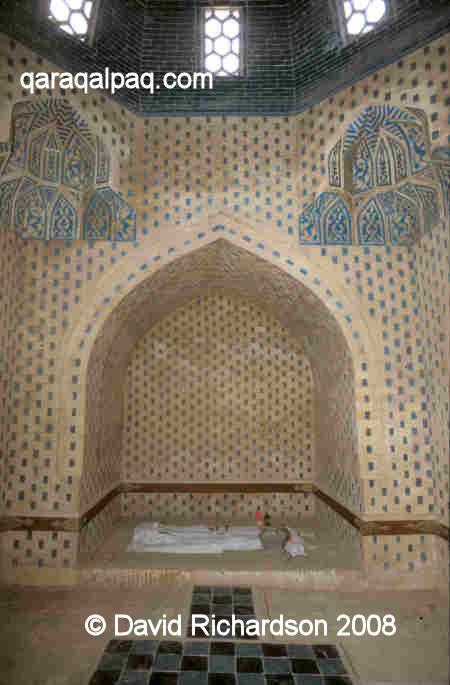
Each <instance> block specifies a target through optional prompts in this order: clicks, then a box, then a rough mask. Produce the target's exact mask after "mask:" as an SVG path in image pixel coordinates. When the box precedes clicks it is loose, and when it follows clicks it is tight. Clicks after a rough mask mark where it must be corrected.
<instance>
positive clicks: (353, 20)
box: [344, 0, 388, 38]
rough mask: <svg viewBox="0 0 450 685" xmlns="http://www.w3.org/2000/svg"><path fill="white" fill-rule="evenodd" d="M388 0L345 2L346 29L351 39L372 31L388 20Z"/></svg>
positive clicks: (345, 0) (346, 0)
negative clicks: (381, 22) (384, 20)
mask: <svg viewBox="0 0 450 685" xmlns="http://www.w3.org/2000/svg"><path fill="white" fill-rule="evenodd" d="M387 5H388V0H344V15H345V27H346V29H347V35H348V36H349V37H351V38H353V37H355V36H360V35H361V34H362V33H368V32H369V31H372V29H374V28H375V27H376V26H377V24H379V23H380V21H382V20H383V19H385V18H386V16H387V12H388V6H387Z"/></svg>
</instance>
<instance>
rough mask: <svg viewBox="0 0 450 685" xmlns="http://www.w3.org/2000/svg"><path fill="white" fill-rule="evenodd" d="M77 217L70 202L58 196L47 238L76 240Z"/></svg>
mask: <svg viewBox="0 0 450 685" xmlns="http://www.w3.org/2000/svg"><path fill="white" fill-rule="evenodd" d="M77 236H78V216H77V212H76V210H75V209H74V207H73V205H72V204H71V203H70V201H69V200H68V199H67V198H66V197H64V196H63V195H60V196H59V197H58V199H57V200H56V202H55V205H54V207H53V210H52V214H51V219H50V230H49V238H50V240H53V239H55V238H58V239H61V238H67V239H70V238H77Z"/></svg>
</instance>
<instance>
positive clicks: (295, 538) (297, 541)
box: [284, 528, 306, 557]
mask: <svg viewBox="0 0 450 685" xmlns="http://www.w3.org/2000/svg"><path fill="white" fill-rule="evenodd" d="M287 530H288V531H289V538H288V540H287V542H286V544H285V546H284V551H285V552H287V553H288V554H289V556H290V557H305V556H306V552H305V541H304V540H303V538H301V537H300V535H298V533H297V532H296V531H295V530H294V529H293V528H288V529H287Z"/></svg>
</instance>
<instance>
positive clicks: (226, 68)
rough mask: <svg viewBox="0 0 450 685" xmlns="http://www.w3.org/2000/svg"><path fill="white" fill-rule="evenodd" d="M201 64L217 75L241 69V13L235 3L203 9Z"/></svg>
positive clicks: (232, 73)
mask: <svg viewBox="0 0 450 685" xmlns="http://www.w3.org/2000/svg"><path fill="white" fill-rule="evenodd" d="M203 32H204V38H203V66H204V67H205V69H206V70H207V71H209V72H210V73H211V74H215V75H216V76H239V75H240V74H241V73H242V53H241V44H242V14H241V10H240V9H239V8H236V7H215V8H208V9H205V10H203Z"/></svg>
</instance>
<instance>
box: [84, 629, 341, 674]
mask: <svg viewBox="0 0 450 685" xmlns="http://www.w3.org/2000/svg"><path fill="white" fill-rule="evenodd" d="M116 683H117V685H351V683H352V680H351V679H350V677H349V676H348V674H346V670H345V667H344V664H343V662H342V660H341V659H340V656H339V652H338V651H337V649H336V647H334V646H333V645H303V644H302V645H299V644H293V643H289V644H283V643H274V642H272V643H270V642H263V643H255V642H250V643H249V642H225V641H222V640H220V641H218V642H215V641H212V640H195V641H187V640H186V641H175V640H166V641H161V642H159V641H158V640H112V641H111V642H110V643H109V644H108V646H107V647H106V650H105V652H104V654H103V657H102V659H101V661H100V663H99V665H98V668H97V671H96V672H95V673H94V675H93V677H92V678H91V681H90V685H116Z"/></svg>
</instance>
